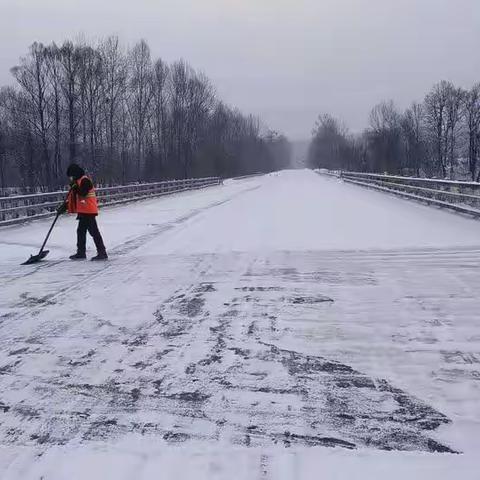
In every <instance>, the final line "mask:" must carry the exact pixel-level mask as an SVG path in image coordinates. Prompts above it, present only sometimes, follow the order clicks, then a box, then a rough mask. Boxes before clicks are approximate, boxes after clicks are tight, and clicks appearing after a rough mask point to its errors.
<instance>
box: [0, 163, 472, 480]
mask: <svg viewBox="0 0 480 480" xmlns="http://www.w3.org/2000/svg"><path fill="white" fill-rule="evenodd" d="M99 223H100V226H101V230H102V231H103V233H104V236H105V238H106V241H107V244H108V246H109V250H110V253H111V261H110V262H108V263H107V264H102V265H98V264H95V263H93V264H92V263H90V262H81V263H75V264H72V263H71V262H67V261H62V259H63V258H64V257H65V256H66V255H67V254H69V253H70V252H71V251H72V249H73V247H74V244H75V234H74V228H75V220H74V219H71V218H62V220H61V223H60V225H59V228H58V229H57V230H56V231H55V233H54V236H53V238H52V244H51V245H50V249H51V254H50V255H49V257H48V261H45V262H43V263H42V264H38V265H36V266H30V267H24V266H22V267H20V266H18V263H19V262H20V261H23V260H24V259H25V258H26V257H27V256H28V255H29V254H30V253H34V252H35V248H34V247H35V246H36V245H37V244H38V243H39V242H41V237H42V235H43V234H44V232H45V230H46V229H47V228H48V224H49V222H48V221H38V222H32V223H31V224H29V225H24V226H21V227H15V228H5V229H2V230H0V274H1V276H0V338H2V349H1V351H0V445H1V447H0V478H2V479H3V478H5V479H39V478H43V479H44V480H51V479H64V478H68V479H76V478H79V479H80V478H89V479H96V478H98V479H100V478H101V479H105V478H115V479H133V478H135V479H150V478H168V479H170V478H178V479H184V478H185V479H187V478H195V479H203V478H205V479H207V478H208V479H215V478H229V479H252V478H265V479H267V478H271V479H280V480H281V479H313V478H326V479H344V478H345V479H346V478H348V479H351V478H359V479H363V478H365V479H371V478H384V477H386V476H387V475H388V477H389V478H391V479H392V480H397V479H398V480H400V479H402V480H404V479H405V478H418V479H429V478H432V479H435V480H443V479H450V478H454V477H458V478H462V479H472V480H473V479H478V471H480V461H479V459H478V453H477V452H478V451H479V450H480V367H479V365H480V324H479V322H478V314H477V312H478V311H479V308H480V295H479V293H478V292H479V291H480V277H479V276H478V264H479V261H480V241H479V240H478V239H479V238H480V236H479V234H480V223H479V222H478V221H475V220H471V219H468V218H464V217H461V216H457V215H455V214H452V213H446V212H444V211H442V210H438V209H434V208H429V207H426V206H423V205H418V204H415V203H411V202H408V201H406V200H402V199H398V198H395V197H391V196H388V195H384V194H382V193H380V192H375V191H371V190H366V189H365V190H364V189H362V188H359V187H358V186H354V185H348V184H344V183H343V182H341V181H338V180H337V179H334V178H324V177H321V176H319V175H317V174H315V173H314V172H311V171H307V170H304V171H286V172H281V173H278V174H271V175H267V176H263V177H253V178H249V179H245V180H240V181H232V182H228V183H227V184H225V185H223V186H220V187H213V188H209V189H206V190H202V191H198V192H188V193H184V194H180V195H175V196H172V197H166V198H161V199H157V200H151V201H146V202H141V203H140V202H139V203H136V204H132V205H128V206H124V207H115V208H109V209H105V210H104V211H102V213H101V216H100V217H99ZM387 449H389V450H391V451H387ZM440 452H443V453H440ZM448 452H458V453H448Z"/></svg>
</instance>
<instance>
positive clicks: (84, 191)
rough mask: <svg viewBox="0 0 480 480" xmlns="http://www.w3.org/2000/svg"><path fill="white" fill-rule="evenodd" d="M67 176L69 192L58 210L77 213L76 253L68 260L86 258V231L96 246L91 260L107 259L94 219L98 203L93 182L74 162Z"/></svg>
mask: <svg viewBox="0 0 480 480" xmlns="http://www.w3.org/2000/svg"><path fill="white" fill-rule="evenodd" d="M67 176H68V177H69V178H70V192H69V194H68V197H67V200H66V201H65V203H63V204H62V205H61V206H60V207H59V208H58V212H59V213H65V212H68V213H76V214H77V220H78V228H77V253H76V254H75V255H71V256H70V260H85V259H86V258H87V255H86V246H87V231H88V233H89V234H90V235H91V236H92V238H93V241H94V242H95V246H96V247H97V255H96V256H95V257H93V258H92V260H107V259H108V255H107V251H106V249H105V245H104V243H103V239H102V235H101V234H100V231H99V230H98V225H97V220H96V217H97V215H98V203H97V197H96V195H95V187H94V186H93V182H92V180H91V179H90V178H89V177H88V176H87V175H85V170H83V168H81V167H80V166H78V165H77V164H75V163H72V164H71V165H70V166H69V167H68V169H67Z"/></svg>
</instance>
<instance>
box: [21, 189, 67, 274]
mask: <svg viewBox="0 0 480 480" xmlns="http://www.w3.org/2000/svg"><path fill="white" fill-rule="evenodd" d="M69 194H70V192H68V194H67V196H66V197H65V200H66V199H67V198H68V195H69ZM60 215H61V213H60V212H59V211H58V210H57V214H56V215H55V218H54V220H53V223H52V226H51V227H50V230H49V231H48V233H47V236H46V237H45V240H44V241H43V245H42V248H40V251H39V252H38V253H37V254H36V255H30V258H29V259H28V260H27V261H26V262H23V263H22V265H31V264H32V263H37V262H39V261H40V260H43V259H44V258H45V257H46V256H47V255H48V254H49V253H50V250H44V248H45V245H46V244H47V241H48V239H49V238H50V234H51V233H52V230H53V227H54V226H55V224H56V223H57V220H58V217H59V216H60Z"/></svg>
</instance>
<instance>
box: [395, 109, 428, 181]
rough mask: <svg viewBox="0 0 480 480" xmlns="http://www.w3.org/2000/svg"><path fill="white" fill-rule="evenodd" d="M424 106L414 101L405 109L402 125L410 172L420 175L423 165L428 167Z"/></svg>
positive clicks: (407, 164) (407, 165) (406, 158)
mask: <svg viewBox="0 0 480 480" xmlns="http://www.w3.org/2000/svg"><path fill="white" fill-rule="evenodd" d="M424 119H425V113H424V108H423V106H422V105H421V104H419V103H413V104H412V106H411V107H410V108H408V109H407V110H406V111H405V114H404V115H403V117H402V120H401V125H402V132H403V138H404V144H405V160H406V167H407V170H408V173H412V172H414V174H415V175H417V176H420V170H421V168H422V166H423V167H424V168H426V167H427V165H426V163H425V160H426V145H425V138H424V137H425V133H424Z"/></svg>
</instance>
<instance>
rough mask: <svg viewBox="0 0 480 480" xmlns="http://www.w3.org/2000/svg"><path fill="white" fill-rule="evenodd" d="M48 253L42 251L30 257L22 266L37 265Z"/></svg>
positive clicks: (47, 251)
mask: <svg viewBox="0 0 480 480" xmlns="http://www.w3.org/2000/svg"><path fill="white" fill-rule="evenodd" d="M49 252H50V250H43V251H42V252H40V253H39V254H38V255H30V258H29V259H28V260H27V261H26V262H23V263H22V265H32V264H33V263H37V262H39V261H40V260H43V259H44V258H45V257H46V256H47V255H48V254H49Z"/></svg>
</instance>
